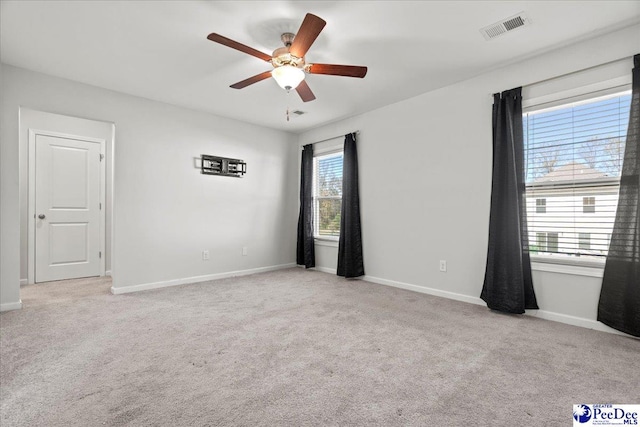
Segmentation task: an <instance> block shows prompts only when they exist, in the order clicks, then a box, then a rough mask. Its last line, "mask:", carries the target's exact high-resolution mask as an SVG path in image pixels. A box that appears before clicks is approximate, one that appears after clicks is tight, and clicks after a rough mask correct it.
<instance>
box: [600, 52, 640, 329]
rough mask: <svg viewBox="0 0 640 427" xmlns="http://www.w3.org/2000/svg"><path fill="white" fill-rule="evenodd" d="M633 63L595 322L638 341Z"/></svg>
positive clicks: (638, 144) (639, 81) (639, 183)
mask: <svg viewBox="0 0 640 427" xmlns="http://www.w3.org/2000/svg"><path fill="white" fill-rule="evenodd" d="M633 63H634V68H633V92H632V95H631V111H630V115H629V127H628V129H627V142H626V146H625V150H624V163H623V164H622V174H621V176H620V196H619V198H618V210H617V211H616V221H615V223H614V225H613V232H612V234H611V243H610V246H609V255H608V256H607V262H606V264H605V267H604V277H603V279H602V289H601V291H600V303H599V304H598V320H599V321H601V322H602V323H604V324H605V325H609V326H611V327H612V328H615V329H617V330H619V331H622V332H626V333H627V334H631V335H634V336H636V337H640V164H639V163H640V55H635V56H634V57H633Z"/></svg>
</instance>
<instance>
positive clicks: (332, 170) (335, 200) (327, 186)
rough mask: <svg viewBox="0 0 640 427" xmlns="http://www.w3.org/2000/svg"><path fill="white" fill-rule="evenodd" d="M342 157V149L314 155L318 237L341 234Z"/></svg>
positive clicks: (314, 187) (315, 219)
mask: <svg viewBox="0 0 640 427" xmlns="http://www.w3.org/2000/svg"><path fill="white" fill-rule="evenodd" d="M342 158H343V153H342V151H340V152H334V153H330V154H324V155H318V156H316V157H314V161H313V195H314V200H313V202H314V213H315V218H314V227H315V232H314V234H315V236H316V237H328V238H335V237H338V236H340V212H341V209H342Z"/></svg>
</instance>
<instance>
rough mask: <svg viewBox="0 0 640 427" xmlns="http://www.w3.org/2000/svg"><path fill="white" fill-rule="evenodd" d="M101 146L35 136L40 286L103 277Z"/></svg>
mask: <svg viewBox="0 0 640 427" xmlns="http://www.w3.org/2000/svg"><path fill="white" fill-rule="evenodd" d="M100 162H101V144H100V143H97V142H95V141H93V142H92V141H84V140H81V139H77V138H75V137H65V136H52V135H42V134H37V135H35V184H36V185H35V218H33V220H34V221H35V270H36V271H35V281H36V282H47V281H51V280H62V279H71V278H78V277H90V276H100V275H101V260H100V258H101V256H102V254H101V247H102V243H101V221H100V220H101V217H100V210H101V208H102V206H101V194H100V193H101V185H102V183H101V165H100Z"/></svg>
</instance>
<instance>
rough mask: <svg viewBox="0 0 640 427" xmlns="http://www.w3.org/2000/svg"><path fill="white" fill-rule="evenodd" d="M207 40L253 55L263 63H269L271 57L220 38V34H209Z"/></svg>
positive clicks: (223, 37) (222, 37) (233, 41)
mask: <svg viewBox="0 0 640 427" xmlns="http://www.w3.org/2000/svg"><path fill="white" fill-rule="evenodd" d="M207 38H208V39H209V40H211V41H212V42H216V43H220V44H222V45H225V46H228V47H230V48H232V49H235V50H239V51H240V52H244V53H248V54H249V55H253V56H255V57H256V58H260V59H262V60H263V61H267V62H268V61H271V55H267V54H266V53H262V52H260V51H259V50H256V49H254V48H252V47H249V46H246V45H244V44H242V43H238V42H237V41H235V40H231V39H229V38H227V37H225V36H221V35H220V34H216V33H211V34H209V35H208V36H207Z"/></svg>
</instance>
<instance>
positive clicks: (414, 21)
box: [0, 0, 640, 133]
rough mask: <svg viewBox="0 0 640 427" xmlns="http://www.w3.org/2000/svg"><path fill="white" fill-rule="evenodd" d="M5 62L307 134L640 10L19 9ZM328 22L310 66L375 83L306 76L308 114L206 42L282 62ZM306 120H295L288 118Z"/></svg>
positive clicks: (335, 6) (606, 5)
mask: <svg viewBox="0 0 640 427" xmlns="http://www.w3.org/2000/svg"><path fill="white" fill-rule="evenodd" d="M0 4H1V6H0V7H1V9H0V13H1V33H0V37H1V38H0V49H1V50H0V59H1V60H2V62H3V63H6V64H10V65H15V66H18V67H23V68H27V69H31V70H35V71H39V72H42V73H46V74H51V75H54V76H59V77H63V78H67V79H71V80H76V81H79V82H83V83H88V84H91V85H95V86H99V87H103V88H107V89H112V90H116V91H120V92H125V93H129V94H133V95H137V96H141V97H145V98H149V99H154V100H158V101H163V102H167V103H170V104H174V105H178V106H182V107H187V108H192V109H195V110H200V111H207V112H210V113H214V114H217V115H220V116H224V117H230V118H235V119H238V120H242V121H245V122H250V123H255V124H259V125H263V126H268V127H271V128H276V129H282V130H286V131H290V132H296V133H297V132H301V131H304V130H306V129H310V128H313V127H317V126H319V125H321V124H323V123H328V122H331V121H334V120H337V119H340V118H344V117H348V116H352V115H355V114H358V113H362V112H365V111H369V110H372V109H375V108H378V107H381V106H384V105H388V104H391V103H394V102H398V101H400V100H403V99H407V98H410V97H413V96H416V95H419V94H421V93H424V92H428V91H430V90H433V89H436V88H439V87H443V86H446V85H449V84H451V83H454V82H457V81H461V80H464V79H467V78H470V77H472V76H474V75H477V74H479V73H482V72H485V71H488V70H490V69H494V68H496V67H499V66H501V65H504V64H507V63H511V62H515V61H518V60H521V59H523V58H525V57H530V56H533V55H536V54H539V53H541V52H543V51H546V50H549V49H552V48H555V47H559V46H561V45H565V44H567V43H571V42H574V41H577V40H580V39H584V38H588V37H592V36H595V35H598V34H601V33H606V32H609V31H614V30H616V29H619V28H621V27H624V26H627V25H631V24H635V23H637V22H640V2H639V1H637V0H634V1H611V0H609V1H475V2H474V1H425V2H420V1H407V2H402V1H312V2H302V1H273V2H267V1H247V2H243V1H7V0H2V2H1V3H0ZM522 11H524V12H525V13H526V14H527V15H528V16H529V18H530V19H531V21H532V25H531V26H527V27H524V28H521V29H518V30H516V31H513V32H511V33H508V34H506V35H504V36H501V37H498V38H496V39H493V40H491V41H485V39H484V38H483V36H482V35H481V34H480V32H479V29H480V28H482V27H485V26H487V25H490V24H493V23H495V22H497V21H499V20H502V19H504V18H508V17H511V16H512V15H515V14H517V13H519V12H522ZM307 12H310V13H314V14H316V15H318V16H320V17H321V18H323V19H324V20H326V21H327V26H326V27H325V28H324V30H323V31H322V33H321V34H320V36H319V37H318V39H317V40H316V42H315V44H314V45H313V46H312V47H311V49H310V50H309V52H308V53H307V56H306V59H307V62H310V63H313V62H318V63H333V64H350V65H366V66H368V67H369V72H368V74H367V76H366V77H365V78H364V79H355V78H348V77H336V76H324V75H308V76H307V82H308V83H309V86H310V87H311V89H312V90H313V92H314V93H315V95H316V97H317V99H316V100H315V101H311V102H308V103H303V102H302V101H301V100H300V98H299V97H298V95H297V94H296V93H295V92H292V93H291V94H289V95H287V93H286V92H285V91H284V90H282V89H280V88H279V87H278V86H277V84H276V83H275V81H273V79H269V80H265V81H263V82H260V83H256V84H254V85H252V86H249V87H247V88H245V89H242V90H235V89H231V88H229V85H231V84H233V83H236V82H238V81H240V80H243V79H245V78H247V77H250V76H252V75H254V74H258V73H260V72H262V71H265V70H268V69H269V67H270V65H269V64H267V63H265V62H263V61H261V60H259V59H257V58H255V57H252V56H249V55H246V54H244V53H241V52H238V51H236V50H233V49H230V48H228V47H225V46H222V45H219V44H216V43H213V42H211V41H209V40H207V39H206V37H207V35H208V34H209V33H211V32H217V33H219V34H222V35H224V36H226V37H229V38H231V39H234V40H236V41H239V42H241V43H244V44H246V45H249V46H251V47H254V48H256V49H258V50H261V51H264V52H265V53H269V54H270V53H271V52H272V51H273V50H274V49H275V48H277V47H280V46H281V42H280V34H281V33H283V32H286V31H290V32H294V33H295V32H296V30H297V28H298V27H299V25H300V23H301V22H302V19H303V18H304V15H305V13H307ZM287 107H289V108H290V109H291V110H296V109H299V110H302V111H305V112H306V113H307V114H306V115H304V116H300V117H294V118H292V119H291V121H290V122H287V121H286V119H285V111H286V109H287Z"/></svg>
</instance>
